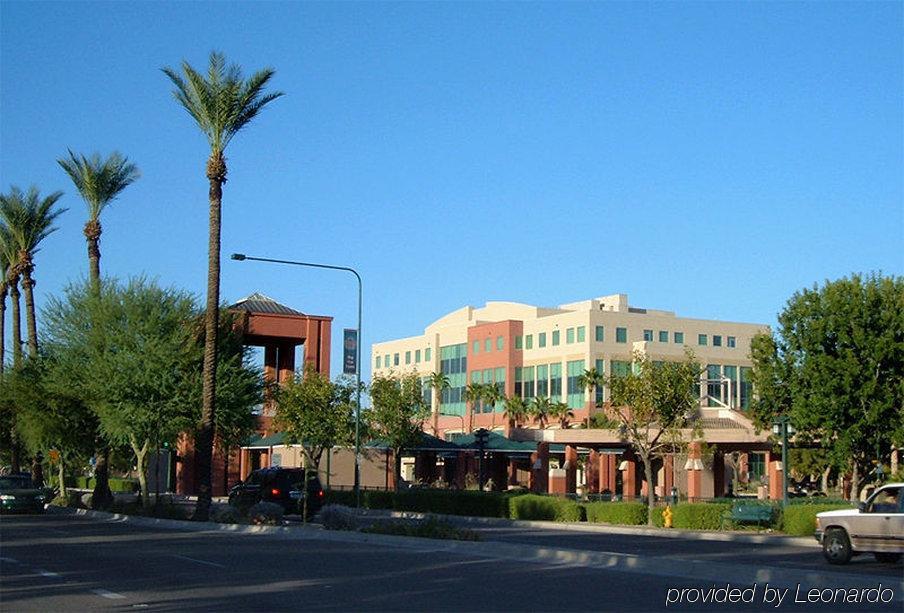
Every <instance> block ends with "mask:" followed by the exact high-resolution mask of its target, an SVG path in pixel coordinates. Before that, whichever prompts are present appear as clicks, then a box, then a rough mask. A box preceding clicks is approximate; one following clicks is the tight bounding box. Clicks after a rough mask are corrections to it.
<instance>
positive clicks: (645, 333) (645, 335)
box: [643, 330, 653, 342]
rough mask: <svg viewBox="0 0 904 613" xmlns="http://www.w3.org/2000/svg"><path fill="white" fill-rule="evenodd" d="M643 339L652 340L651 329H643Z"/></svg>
mask: <svg viewBox="0 0 904 613" xmlns="http://www.w3.org/2000/svg"><path fill="white" fill-rule="evenodd" d="M643 340H645V341H650V342H652V340H653V331H652V330H644V331H643Z"/></svg>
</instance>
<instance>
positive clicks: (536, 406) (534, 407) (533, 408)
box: [530, 396, 552, 430]
mask: <svg viewBox="0 0 904 613" xmlns="http://www.w3.org/2000/svg"><path fill="white" fill-rule="evenodd" d="M551 409H552V403H551V402H550V401H549V398H547V397H546V396H537V397H536V398H534V399H533V400H532V401H531V403H530V414H531V417H533V418H534V421H536V422H537V424H539V426H540V428H541V429H543V430H545V429H546V423H547V422H548V421H549V413H550V410H551Z"/></svg>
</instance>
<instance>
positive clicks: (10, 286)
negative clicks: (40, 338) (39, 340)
mask: <svg viewBox="0 0 904 613" xmlns="http://www.w3.org/2000/svg"><path fill="white" fill-rule="evenodd" d="M7 213H8V214H11V215H13V216H14V217H15V216H16V215H17V214H18V213H16V212H15V211H14V210H12V209H11V210H10V211H7ZM16 223H19V222H18V220H17V221H16ZM14 225H15V224H14ZM0 259H2V260H3V264H4V266H3V268H4V274H3V296H4V303H5V298H6V294H7V293H9V303H10V328H11V329H12V335H13V364H12V365H13V368H18V367H19V365H20V364H21V363H22V318H21V315H20V313H19V304H20V301H19V272H18V268H17V266H16V261H17V259H18V253H17V249H16V238H15V235H14V233H13V231H12V229H11V228H10V227H9V225H7V222H6V218H5V217H4V214H3V213H2V212H0ZM3 310H4V314H5V311H6V308H5V306H4V309H3ZM4 336H5V334H4ZM4 340H5V339H4Z"/></svg>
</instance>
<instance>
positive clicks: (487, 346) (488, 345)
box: [483, 338, 493, 353]
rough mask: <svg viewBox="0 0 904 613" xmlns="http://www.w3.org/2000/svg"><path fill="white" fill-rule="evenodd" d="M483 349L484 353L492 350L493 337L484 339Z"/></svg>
mask: <svg viewBox="0 0 904 613" xmlns="http://www.w3.org/2000/svg"><path fill="white" fill-rule="evenodd" d="M483 350H484V352H485V353H489V352H491V351H492V350H493V339H491V338H487V339H484V341H483Z"/></svg>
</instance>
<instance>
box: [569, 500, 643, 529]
mask: <svg viewBox="0 0 904 613" xmlns="http://www.w3.org/2000/svg"><path fill="white" fill-rule="evenodd" d="M584 508H585V509H586V511H587V521H588V522H591V523H597V524H621V525H623V526H642V525H644V524H646V523H647V506H646V505H645V504H643V503H642V502H590V503H587V504H585V505H584Z"/></svg>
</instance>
